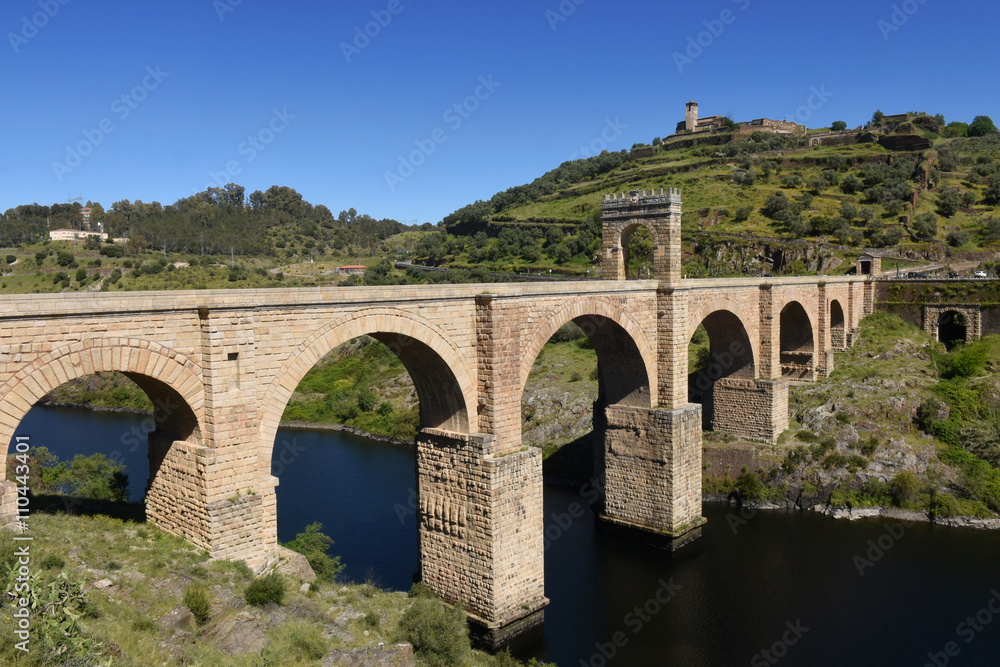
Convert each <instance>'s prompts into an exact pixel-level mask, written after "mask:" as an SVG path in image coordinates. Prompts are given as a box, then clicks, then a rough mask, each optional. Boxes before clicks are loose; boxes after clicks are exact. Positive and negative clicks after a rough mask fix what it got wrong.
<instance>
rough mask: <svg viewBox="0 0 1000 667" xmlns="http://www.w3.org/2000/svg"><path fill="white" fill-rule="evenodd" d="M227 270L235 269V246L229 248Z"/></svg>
mask: <svg viewBox="0 0 1000 667" xmlns="http://www.w3.org/2000/svg"><path fill="white" fill-rule="evenodd" d="M229 268H231V269H235V268H236V246H229Z"/></svg>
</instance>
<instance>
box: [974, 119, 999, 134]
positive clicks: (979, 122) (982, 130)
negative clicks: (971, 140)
mask: <svg viewBox="0 0 1000 667" xmlns="http://www.w3.org/2000/svg"><path fill="white" fill-rule="evenodd" d="M998 133H1000V130H998V129H997V126H996V125H995V124H994V123H993V119H992V118H990V117H989V116H976V117H975V118H974V119H973V121H972V124H971V125H969V136H970V137H982V136H985V135H987V134H998Z"/></svg>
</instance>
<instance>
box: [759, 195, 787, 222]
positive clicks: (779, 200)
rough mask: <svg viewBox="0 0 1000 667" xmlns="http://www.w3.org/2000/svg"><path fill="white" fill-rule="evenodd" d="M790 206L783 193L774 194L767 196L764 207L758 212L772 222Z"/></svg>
mask: <svg viewBox="0 0 1000 667" xmlns="http://www.w3.org/2000/svg"><path fill="white" fill-rule="evenodd" d="M790 205H791V203H790V202H789V201H788V197H786V196H785V193H784V192H775V193H774V194H772V195H770V196H768V198H767V200H766V201H765V202H764V206H763V207H761V209H760V212H761V213H763V214H764V215H765V216H767V217H768V218H771V219H772V220H773V219H775V218H776V217H777V216H778V215H779V214H780V213H781V212H783V211H787V210H788V207H789V206H790Z"/></svg>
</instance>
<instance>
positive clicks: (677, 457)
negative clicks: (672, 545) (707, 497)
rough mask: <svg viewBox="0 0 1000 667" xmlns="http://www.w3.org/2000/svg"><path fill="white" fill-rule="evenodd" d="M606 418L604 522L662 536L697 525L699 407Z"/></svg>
mask: <svg viewBox="0 0 1000 667" xmlns="http://www.w3.org/2000/svg"><path fill="white" fill-rule="evenodd" d="M605 414H606V418H607V429H606V432H605V440H604V442H605V453H604V456H605V498H604V515H605V517H606V518H607V519H609V520H610V521H612V522H614V523H617V524H619V525H625V526H632V527H635V528H639V529H642V530H645V531H649V532H654V533H660V534H664V535H673V534H676V533H677V532H678V531H679V530H681V529H683V527H684V526H686V525H689V524H692V523H693V522H696V521H697V520H699V519H700V517H701V406H699V405H689V406H688V407H686V408H684V409H681V410H644V409H642V408H632V407H625V406H619V405H611V406H608V407H607V409H606V411H605Z"/></svg>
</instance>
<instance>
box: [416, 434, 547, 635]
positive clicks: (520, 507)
mask: <svg viewBox="0 0 1000 667" xmlns="http://www.w3.org/2000/svg"><path fill="white" fill-rule="evenodd" d="M417 480H418V482H417V483H418V488H419V491H418V495H419V503H420V513H419V520H418V529H419V537H420V572H421V578H422V580H423V582H424V584H426V585H427V586H428V587H429V588H430V589H431V590H433V591H434V592H435V593H437V594H438V595H440V596H441V597H442V598H444V599H445V600H448V601H450V602H458V601H459V600H464V601H465V604H466V609H467V610H468V611H469V612H470V613H471V614H472V615H473V616H474V617H475V618H476V619H477V620H478V621H479V622H480V623H481V624H482V625H484V626H487V627H499V626H502V625H507V624H509V623H512V622H514V621H516V620H517V619H519V618H521V617H523V616H526V615H528V614H530V613H534V612H536V611H538V610H539V609H541V608H542V607H543V606H544V605H545V603H546V600H545V598H544V590H543V579H544V558H543V548H544V542H543V540H544V537H543V525H542V466H541V453H540V452H539V451H538V450H529V451H527V452H521V453H517V454H511V455H508V456H505V457H501V458H494V457H493V441H492V438H491V437H489V436H482V435H461V434H456V433H448V432H446V431H440V430H437V429H424V430H423V431H421V433H420V435H419V436H418V437H417Z"/></svg>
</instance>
